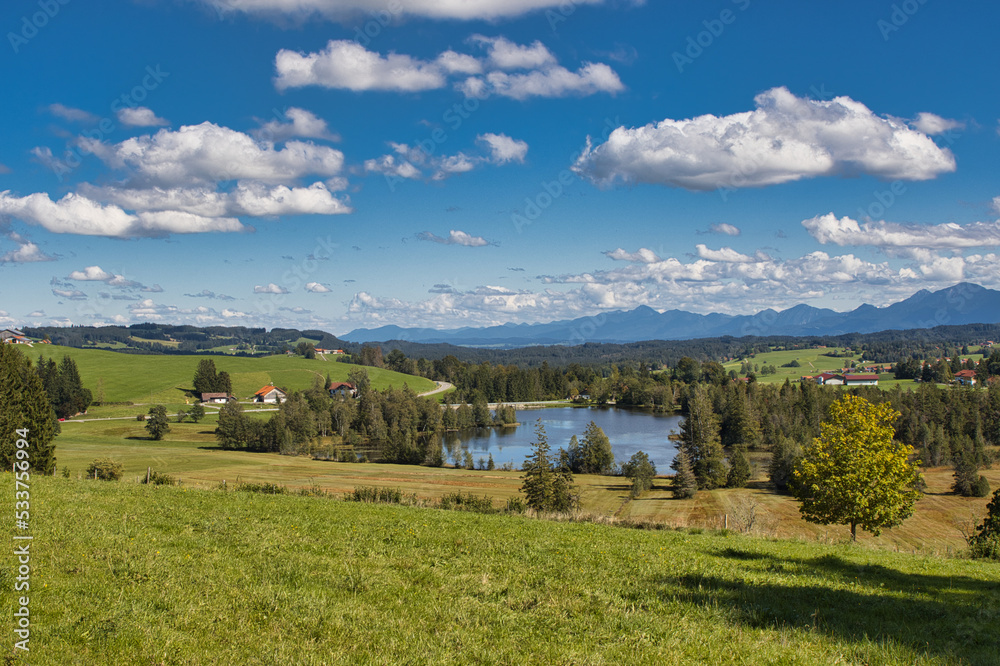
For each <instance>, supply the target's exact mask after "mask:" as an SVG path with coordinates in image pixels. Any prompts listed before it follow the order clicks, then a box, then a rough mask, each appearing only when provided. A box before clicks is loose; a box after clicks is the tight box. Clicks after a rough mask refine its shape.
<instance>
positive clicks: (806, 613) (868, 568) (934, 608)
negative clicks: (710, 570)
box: [654, 548, 1000, 664]
mask: <svg viewBox="0 0 1000 666" xmlns="http://www.w3.org/2000/svg"><path fill="white" fill-rule="evenodd" d="M715 554H716V555H718V556H720V557H722V558H726V559H730V560H739V561H740V562H741V564H740V565H739V567H740V568H739V569H738V570H737V571H736V572H732V570H731V569H730V570H729V572H730V573H727V574H726V575H725V576H723V575H712V574H709V575H700V574H687V575H683V576H680V577H661V578H659V579H656V580H654V582H655V583H656V584H657V586H658V594H659V595H660V596H661V597H662V598H669V599H676V600H680V601H687V602H689V603H693V604H697V605H719V606H724V607H727V608H728V610H729V615H730V617H731V618H732V619H733V620H734V621H735V622H738V623H742V624H745V625H746V626H748V627H755V628H762V627H779V626H783V627H796V628H806V629H811V630H814V631H818V632H821V633H825V634H827V635H829V636H831V637H832V638H835V639H838V640H846V641H858V642H862V641H864V642H865V643H867V644H869V645H871V644H878V643H881V642H888V643H893V644H895V645H899V646H904V647H906V648H908V649H911V650H913V651H914V652H915V653H928V654H933V655H936V656H939V657H943V658H945V659H946V660H947V661H949V662H951V663H959V662H961V663H969V664H985V663H997V639H996V633H995V632H996V627H997V625H998V623H1000V585H998V584H997V583H996V582H991V581H985V580H977V579H975V578H970V577H967V576H940V575H927V574H910V573H904V572H901V571H898V570H896V569H892V568H889V567H886V566H882V565H879V564H857V563H854V562H850V561H847V560H844V559H842V558H840V557H837V556H835V555H826V556H823V557H818V558H812V559H803V560H797V559H785V558H780V557H775V556H773V555H769V554H762V553H756V552H752V551H745V550H740V549H735V548H726V549H723V550H720V551H717V552H716V553H715Z"/></svg>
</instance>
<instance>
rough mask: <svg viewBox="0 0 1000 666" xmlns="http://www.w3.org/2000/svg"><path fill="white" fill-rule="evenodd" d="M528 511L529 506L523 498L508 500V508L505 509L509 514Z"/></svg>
mask: <svg viewBox="0 0 1000 666" xmlns="http://www.w3.org/2000/svg"><path fill="white" fill-rule="evenodd" d="M527 510H528V504H527V503H526V502H525V501H524V499H523V498H521V497H510V498H508V499H507V507H506V508H505V509H504V511H505V512H507V513H524V512H525V511H527Z"/></svg>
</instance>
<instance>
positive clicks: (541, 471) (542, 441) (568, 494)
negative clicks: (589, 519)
mask: <svg viewBox="0 0 1000 666" xmlns="http://www.w3.org/2000/svg"><path fill="white" fill-rule="evenodd" d="M535 439H536V440H537V441H536V442H535V443H534V444H533V448H532V453H531V455H530V456H528V458H527V459H525V461H524V465H522V471H523V472H524V474H523V475H522V476H521V479H522V483H521V492H523V493H524V495H525V500H526V502H527V504H528V506H529V507H530V508H532V509H534V510H536V511H568V510H570V509H572V508H573V507H574V505H575V500H574V497H573V473H572V470H570V469H569V467H568V466H567V465H565V464H561V465H559V467H558V468H556V467H555V466H554V465H553V463H552V459H551V455H550V448H549V439H548V436H547V435H546V434H545V426H543V425H542V420H541V419H538V421H537V422H536V423H535Z"/></svg>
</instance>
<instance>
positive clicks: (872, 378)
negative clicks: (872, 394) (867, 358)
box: [844, 375, 878, 386]
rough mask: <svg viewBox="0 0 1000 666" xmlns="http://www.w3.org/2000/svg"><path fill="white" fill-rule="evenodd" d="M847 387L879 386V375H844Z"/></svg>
mask: <svg viewBox="0 0 1000 666" xmlns="http://www.w3.org/2000/svg"><path fill="white" fill-rule="evenodd" d="M844 385H845V386H878V375H844Z"/></svg>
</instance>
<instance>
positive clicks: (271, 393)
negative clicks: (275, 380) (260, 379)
mask: <svg viewBox="0 0 1000 666" xmlns="http://www.w3.org/2000/svg"><path fill="white" fill-rule="evenodd" d="M286 398H288V394H287V393H285V392H284V391H282V390H281V389H280V388H278V387H277V386H272V385H271V384H268V385H267V386H265V387H264V388H262V389H261V390H259V391H257V392H256V393H254V394H253V401H254V402H267V403H271V404H277V403H279V402H284V401H285V399H286Z"/></svg>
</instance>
